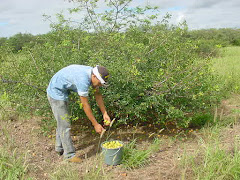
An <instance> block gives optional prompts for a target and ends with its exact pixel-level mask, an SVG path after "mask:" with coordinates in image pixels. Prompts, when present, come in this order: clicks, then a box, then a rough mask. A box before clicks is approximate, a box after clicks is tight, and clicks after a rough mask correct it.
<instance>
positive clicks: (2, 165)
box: [0, 148, 28, 180]
mask: <svg viewBox="0 0 240 180" xmlns="http://www.w3.org/2000/svg"><path fill="white" fill-rule="evenodd" d="M16 150H17V149H15V151H13V153H12V154H8V153H7V151H6V149H2V148H0V179H5V180H19V179H25V175H26V172H27V168H28V166H27V164H26V161H25V160H24V158H22V157H17V155H16Z"/></svg>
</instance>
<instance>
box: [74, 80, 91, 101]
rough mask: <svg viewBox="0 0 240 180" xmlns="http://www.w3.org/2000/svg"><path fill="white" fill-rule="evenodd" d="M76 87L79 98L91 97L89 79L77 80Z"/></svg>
mask: <svg viewBox="0 0 240 180" xmlns="http://www.w3.org/2000/svg"><path fill="white" fill-rule="evenodd" d="M75 85H76V88H77V93H78V95H79V96H84V97H87V96H88V95H89V93H88V90H89V86H90V81H89V79H88V78H87V77H85V78H82V77H81V78H79V79H75Z"/></svg>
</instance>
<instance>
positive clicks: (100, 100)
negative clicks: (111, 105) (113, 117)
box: [94, 88, 107, 115]
mask: <svg viewBox="0 0 240 180" xmlns="http://www.w3.org/2000/svg"><path fill="white" fill-rule="evenodd" d="M94 96H95V98H96V101H97V104H98V106H99V108H100V110H101V112H102V114H103V115H104V114H105V113H107V111H106V108H105V105H104V102H103V98H102V94H101V93H100V92H99V89H98V88H96V91H95V93H94Z"/></svg>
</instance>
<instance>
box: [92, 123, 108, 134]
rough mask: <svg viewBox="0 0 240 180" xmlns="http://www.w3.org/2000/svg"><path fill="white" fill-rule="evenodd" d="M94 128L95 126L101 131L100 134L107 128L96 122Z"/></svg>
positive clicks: (98, 131)
mask: <svg viewBox="0 0 240 180" xmlns="http://www.w3.org/2000/svg"><path fill="white" fill-rule="evenodd" d="M94 128H95V131H96V133H99V134H101V132H102V131H104V130H105V129H104V128H103V127H102V126H101V124H96V125H95V126H94Z"/></svg>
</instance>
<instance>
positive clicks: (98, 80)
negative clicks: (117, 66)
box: [92, 66, 109, 87]
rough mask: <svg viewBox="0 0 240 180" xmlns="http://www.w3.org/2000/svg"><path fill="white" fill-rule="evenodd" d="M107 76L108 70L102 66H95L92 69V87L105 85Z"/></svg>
mask: <svg viewBox="0 0 240 180" xmlns="http://www.w3.org/2000/svg"><path fill="white" fill-rule="evenodd" d="M108 78H109V73H108V70H107V69H106V68H105V67H103V66H96V67H94V68H93V71H92V85H93V87H99V86H107V81H108Z"/></svg>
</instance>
